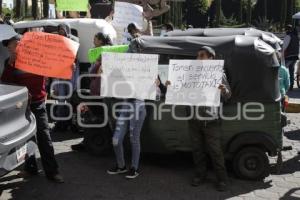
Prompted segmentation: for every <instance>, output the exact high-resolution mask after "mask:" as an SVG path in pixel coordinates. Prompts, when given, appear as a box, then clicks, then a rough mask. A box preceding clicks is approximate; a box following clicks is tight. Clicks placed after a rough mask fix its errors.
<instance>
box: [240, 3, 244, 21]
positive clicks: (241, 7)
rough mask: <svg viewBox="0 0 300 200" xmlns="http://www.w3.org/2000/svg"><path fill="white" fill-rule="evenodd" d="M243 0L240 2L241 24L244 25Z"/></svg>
mask: <svg viewBox="0 0 300 200" xmlns="http://www.w3.org/2000/svg"><path fill="white" fill-rule="evenodd" d="M243 10H244V9H243V0H240V11H239V22H240V24H242V23H243Z"/></svg>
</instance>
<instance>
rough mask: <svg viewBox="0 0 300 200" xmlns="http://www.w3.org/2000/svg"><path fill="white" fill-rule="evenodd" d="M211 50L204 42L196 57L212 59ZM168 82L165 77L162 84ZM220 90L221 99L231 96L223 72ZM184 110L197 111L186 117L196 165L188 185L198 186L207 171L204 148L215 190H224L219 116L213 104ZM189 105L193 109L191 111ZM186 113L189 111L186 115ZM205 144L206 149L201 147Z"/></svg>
mask: <svg viewBox="0 0 300 200" xmlns="http://www.w3.org/2000/svg"><path fill="white" fill-rule="evenodd" d="M215 55H216V54H215V51H214V50H213V49H212V48H210V47H207V46H203V47H202V48H200V49H199V51H198V52H197V60H212V59H214V58H215ZM170 84H171V82H170V81H167V82H166V85H167V86H168V85H170ZM218 88H219V89H220V90H221V95H222V97H221V99H222V100H227V99H229V98H230V96H231V90H230V86H229V84H228V82H227V79H226V75H225V73H223V77H222V84H220V85H219V87H218ZM188 108H189V109H187V110H188V113H198V115H197V116H196V115H194V117H193V119H191V120H189V130H190V137H191V141H192V146H193V158H194V163H195V168H196V173H195V177H194V178H193V180H192V182H191V185H192V186H200V185H201V184H203V183H204V181H205V178H206V174H207V166H206V165H207V159H206V153H205V151H207V152H208V154H209V156H210V158H211V160H212V164H213V167H214V170H215V173H216V176H217V184H216V189H217V190H218V191H225V190H227V172H226V168H225V163H224V155H223V151H222V148H221V132H220V128H219V127H220V119H219V116H218V108H217V107H196V106H194V107H188ZM190 109H193V110H194V112H192V111H191V110H190ZM189 116H190V115H189ZM205 148H206V149H205Z"/></svg>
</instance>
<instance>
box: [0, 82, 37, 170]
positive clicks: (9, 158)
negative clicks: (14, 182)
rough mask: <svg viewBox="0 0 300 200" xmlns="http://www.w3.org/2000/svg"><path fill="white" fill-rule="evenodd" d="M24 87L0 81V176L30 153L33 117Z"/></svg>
mask: <svg viewBox="0 0 300 200" xmlns="http://www.w3.org/2000/svg"><path fill="white" fill-rule="evenodd" d="M27 105H28V90H27V88H25V87H19V86H11V85H3V84H0V176H3V175H5V174H6V173H8V172H10V171H12V170H14V169H15V168H17V167H18V166H20V165H22V164H23V163H24V162H25V160H26V159H27V158H28V157H30V156H32V155H34V153H35V151H36V149H37V145H36V120H35V117H34V115H33V114H32V113H31V112H30V111H29V109H28V108H27Z"/></svg>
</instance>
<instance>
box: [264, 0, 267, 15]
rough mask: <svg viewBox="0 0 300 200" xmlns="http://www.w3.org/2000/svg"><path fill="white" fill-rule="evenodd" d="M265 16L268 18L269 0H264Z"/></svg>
mask: <svg viewBox="0 0 300 200" xmlns="http://www.w3.org/2000/svg"><path fill="white" fill-rule="evenodd" d="M264 17H265V19H267V18H268V0H264Z"/></svg>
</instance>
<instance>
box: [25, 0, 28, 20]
mask: <svg viewBox="0 0 300 200" xmlns="http://www.w3.org/2000/svg"><path fill="white" fill-rule="evenodd" d="M24 11H25V13H24V14H25V17H28V0H25V1H24Z"/></svg>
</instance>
